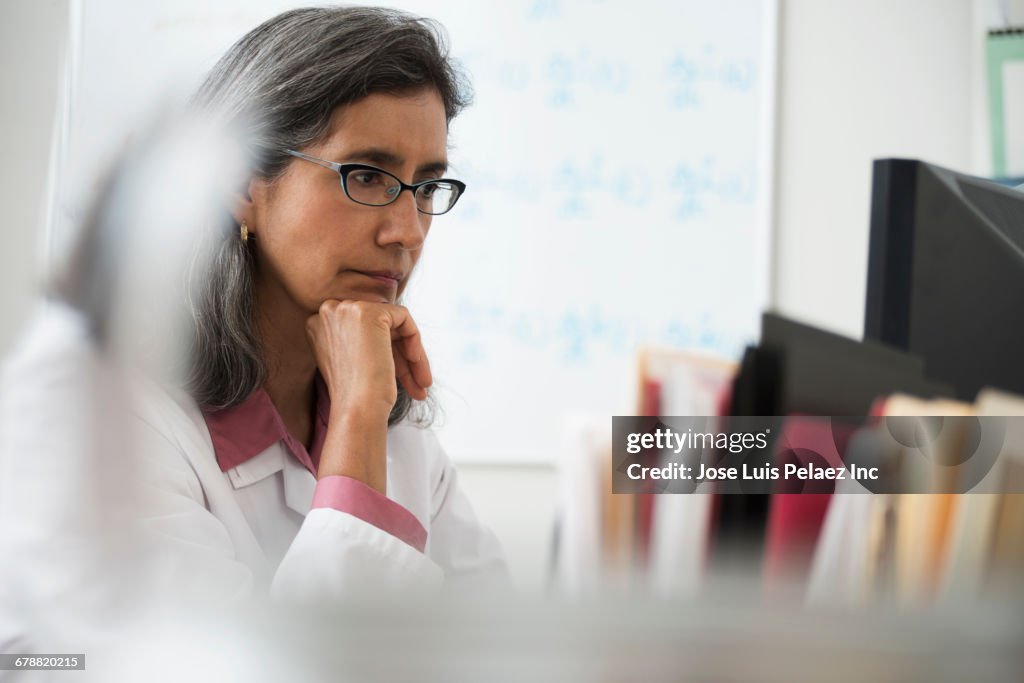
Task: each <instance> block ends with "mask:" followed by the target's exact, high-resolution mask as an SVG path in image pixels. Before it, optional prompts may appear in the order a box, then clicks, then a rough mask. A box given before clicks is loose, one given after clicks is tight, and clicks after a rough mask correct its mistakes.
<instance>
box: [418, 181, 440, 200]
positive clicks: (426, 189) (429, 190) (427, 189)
mask: <svg viewBox="0 0 1024 683" xmlns="http://www.w3.org/2000/svg"><path fill="white" fill-rule="evenodd" d="M435 192H437V185H436V184H430V185H424V186H423V187H421V188H420V194H421V195H423V196H424V197H426V198H430V197H431V196H433V194H434V193H435Z"/></svg>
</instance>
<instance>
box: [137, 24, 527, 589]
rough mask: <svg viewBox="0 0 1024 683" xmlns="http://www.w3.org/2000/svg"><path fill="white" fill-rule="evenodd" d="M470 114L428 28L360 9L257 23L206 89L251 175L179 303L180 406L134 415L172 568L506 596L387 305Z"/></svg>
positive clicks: (440, 201)
mask: <svg viewBox="0 0 1024 683" xmlns="http://www.w3.org/2000/svg"><path fill="white" fill-rule="evenodd" d="M466 97H467V96H466V94H465V89H464V85H463V83H462V82H461V80H460V77H459V74H458V72H457V70H456V69H454V68H453V65H452V64H451V62H450V61H449V58H448V56H447V53H446V50H445V45H444V41H443V39H442V37H441V35H440V32H439V31H438V29H437V28H436V26H435V25H434V24H432V23H431V22H429V21H426V20H422V19H418V18H414V17H411V16H409V15H406V14H404V13H400V12H397V11H392V10H385V9H378V8H354V7H344V8H342V7H338V8H315V9H299V10H294V11H290V12H286V13H284V14H281V15H279V16H276V17H274V18H272V19H270V20H268V21H266V22H265V23H263V24H262V25H260V26H258V27H257V28H255V29H254V30H252V31H251V32H249V33H248V34H247V35H246V36H244V37H243V38H242V39H241V40H240V41H239V42H238V43H236V44H235V45H234V46H233V47H232V48H231V49H230V50H229V51H228V52H227V54H225V55H224V56H223V57H222V58H221V60H220V61H219V62H218V64H217V65H216V66H215V67H214V68H213V70H212V72H211V73H210V75H209V76H208V77H207V79H206V81H205V82H204V84H203V85H202V87H201V88H200V90H199V91H198V93H197V95H196V97H195V100H196V104H198V105H199V106H201V107H203V108H209V109H210V110H211V111H215V112H216V113H217V115H218V116H221V117H224V118H225V120H226V121H228V122H229V123H234V124H235V125H236V126H237V127H238V128H239V130H240V132H241V134H242V136H243V139H244V140H245V142H246V144H247V145H250V146H251V148H252V150H253V156H252V159H253V166H254V172H253V173H252V175H251V178H250V179H249V181H248V182H247V184H245V186H244V187H241V188H239V192H238V194H237V196H236V197H235V198H234V205H233V207H232V214H233V218H234V220H233V221H232V222H231V223H230V229H225V230H224V231H223V234H220V235H217V236H216V239H215V240H214V241H215V246H214V248H213V255H212V259H211V261H210V263H211V276H210V277H209V278H207V279H206V280H205V281H204V283H203V284H201V285H200V286H199V288H198V290H197V291H195V292H194V293H193V296H192V302H193V307H194V315H195V323H196V324H195V337H194V344H193V349H192V358H193V361H194V362H193V369H192V373H191V379H190V382H191V386H190V396H189V398H188V399H182V398H181V397H179V398H178V400H176V401H174V404H175V405H174V406H170V405H169V404H166V403H165V404H162V405H161V404H159V402H157V405H153V406H149V407H146V406H143V407H141V408H140V410H142V411H143V412H144V413H145V415H146V416H145V418H144V422H145V428H146V429H149V430H150V432H151V433H150V434H149V436H151V437H156V438H153V439H151V441H153V442H159V443H160V444H161V445H159V446H157V447H156V448H157V450H158V451H160V452H158V453H157V454H156V456H155V457H156V458H157V460H158V461H159V465H158V468H157V470H156V471H160V472H163V473H164V474H163V475H162V476H161V477H160V478H159V479H158V480H157V482H156V484H157V486H160V487H162V488H163V489H164V491H162V495H161V496H159V497H158V498H159V501H160V502H153V503H152V504H151V506H150V507H151V509H150V512H149V513H148V515H149V517H150V518H151V520H152V525H154V526H156V527H158V528H159V529H160V532H161V534H162V536H163V537H164V538H170V539H175V540H176V542H177V543H178V550H179V551H180V552H177V553H168V558H169V559H168V562H172V563H181V564H182V565H185V564H188V565H189V567H188V569H190V570H192V571H198V572H199V573H200V574H202V575H204V576H205V577H207V578H206V579H205V580H207V581H208V582H210V583H211V584H214V583H217V582H219V583H220V585H222V586H228V587H230V588H232V589H234V588H236V587H240V586H247V585H249V584H251V583H252V581H250V580H249V579H250V577H251V578H252V579H254V580H255V582H256V584H257V585H258V584H260V583H266V584H269V586H270V588H271V590H272V591H273V592H274V593H275V594H276V595H279V596H295V597H300V598H309V599H315V600H318V601H320V600H322V599H323V598H324V597H325V596H330V595H345V594H359V595H362V594H365V591H366V589H367V586H369V585H373V586H378V587H382V588H383V589H384V590H385V591H389V590H392V589H394V590H398V589H408V588H411V589H412V590H415V591H428V592H429V591H431V590H433V589H435V588H438V587H440V586H441V585H442V584H451V583H453V580H469V581H470V582H474V581H472V580H474V579H495V578H496V579H499V582H500V583H504V582H505V580H506V579H507V570H506V568H505V561H504V558H503V554H502V551H501V548H500V545H499V543H498V541H497V539H496V538H495V536H494V535H493V534H492V533H491V532H490V531H489V530H487V529H486V528H485V527H483V526H482V525H481V524H480V523H479V521H478V519H477V517H476V516H475V514H474V512H473V510H472V509H471V507H470V505H469V503H468V501H467V499H466V498H465V496H464V495H463V494H462V493H461V492H460V490H459V488H458V486H457V478H456V471H455V469H454V468H453V466H452V464H451V463H450V461H449V460H448V458H447V456H446V455H445V454H444V453H443V452H442V450H441V448H440V447H439V445H438V443H437V441H436V439H435V437H434V436H433V434H432V432H431V431H430V430H428V429H426V428H424V427H423V426H422V425H421V424H419V423H421V422H423V420H422V419H420V420H416V419H413V417H412V416H411V415H410V411H411V410H412V409H413V408H414V407H415V405H416V404H414V401H424V400H425V399H426V398H427V388H428V387H429V386H430V384H431V381H432V380H431V371H430V365H429V362H428V360H427V355H426V352H425V351H424V346H423V344H422V342H421V340H420V334H419V330H418V328H417V325H416V322H415V321H414V319H413V317H412V315H410V312H409V311H408V310H407V309H406V308H404V307H403V306H401V305H399V304H398V303H397V301H398V299H399V297H400V296H401V295H402V292H403V291H404V290H405V288H406V286H407V284H408V282H409V278H410V276H411V274H412V272H413V269H414V268H415V267H416V264H417V261H418V260H419V258H420V255H421V253H422V249H423V244H424V240H425V239H426V237H427V234H428V232H429V229H430V227H431V222H432V220H433V217H434V216H435V215H438V214H443V213H445V212H447V211H448V210H449V209H451V208H452V207H453V206H454V204H455V202H456V201H457V200H458V198H459V195H460V194H461V193H462V192H463V190H464V189H465V186H464V185H463V184H462V183H461V182H459V181H457V180H452V179H448V178H446V177H445V172H446V170H447V166H448V157H447V134H448V124H449V122H450V121H451V120H452V118H453V117H454V116H455V115H456V114H457V113H458V112H459V110H460V109H461V108H462V107H463V106H464V105H465V104H466ZM420 405H422V404H420ZM420 413H421V414H420V417H422V411H420ZM215 577H216V578H215ZM455 583H458V581H455ZM484 583H486V584H488V585H490V583H491V582H490V581H484ZM246 590H247V589H246Z"/></svg>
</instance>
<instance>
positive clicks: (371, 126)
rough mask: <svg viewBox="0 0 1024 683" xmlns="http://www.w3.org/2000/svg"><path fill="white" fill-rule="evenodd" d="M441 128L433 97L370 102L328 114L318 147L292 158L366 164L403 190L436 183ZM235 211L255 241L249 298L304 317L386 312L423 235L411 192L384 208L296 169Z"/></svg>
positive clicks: (307, 166) (300, 166) (322, 171)
mask: <svg viewBox="0 0 1024 683" xmlns="http://www.w3.org/2000/svg"><path fill="white" fill-rule="evenodd" d="M447 144H448V125H447V120H446V118H445V111H444V105H443V103H442V101H441V97H440V95H439V94H438V93H437V91H436V90H432V89H431V90H424V91H422V92H419V93H414V94H411V95H383V94H374V95H370V96H368V97H366V98H364V99H362V100H359V101H358V102H356V103H354V104H351V105H347V106H344V107H338V109H336V110H335V111H334V114H333V116H332V122H331V129H330V132H329V134H328V135H327V137H326V138H325V139H324V140H323V141H322V142H321V143H319V144H317V145H312V146H309V147H306V148H304V149H301V150H299V151H301V152H305V153H306V154H310V155H312V156H316V157H319V158H321V159H326V160H328V161H336V162H341V163H354V162H358V163H366V164H371V165H373V166H377V167H379V168H383V169H385V170H387V171H390V172H391V173H392V174H394V175H395V176H397V177H398V178H399V179H401V180H402V181H404V182H405V183H410V184H411V183H416V182H419V181H421V180H425V179H428V178H440V177H441V176H442V175H443V174H444V171H445V170H446V168H447V154H446V151H447ZM249 188H250V189H249V198H248V199H247V200H245V201H244V202H243V204H242V206H241V207H240V216H239V217H240V218H244V219H245V220H246V221H247V222H248V226H249V230H250V234H251V235H252V236H253V238H254V239H255V245H256V255H257V256H256V258H257V264H258V265H257V276H256V277H257V283H256V284H257V292H258V294H257V296H258V300H259V303H260V305H261V307H262V308H264V310H266V306H267V305H270V306H272V307H273V308H274V309H278V310H279V307H280V306H282V305H283V306H285V307H286V308H291V307H293V306H294V307H295V308H296V309H298V312H302V313H304V314H305V315H312V314H314V313H316V312H317V310H318V309H319V307H320V304H321V303H322V302H323V301H325V300H327V299H359V300H364V301H377V302H386V303H394V301H395V299H396V298H397V297H398V296H399V295H400V294H401V293H402V291H403V290H404V289H405V286H406V283H407V282H408V280H409V276H410V274H411V273H412V270H413V268H414V267H415V266H416V262H417V261H418V259H419V257H420V253H421V250H422V247H423V241H424V239H426V236H427V232H428V230H429V229H430V220H431V216H429V215H427V214H423V213H420V212H418V211H417V210H416V205H415V202H414V197H413V195H412V192H406V191H403V192H402V193H401V194H400V195H399V197H398V199H397V200H396V201H394V202H393V203H391V204H389V205H387V206H364V205H362V204H357V203H355V202H353V201H352V200H351V199H349V198H348V197H347V196H345V193H344V191H343V190H342V188H341V184H340V182H339V180H338V174H337V173H336V172H334V171H333V170H331V169H329V168H324V167H323V166H319V165H317V164H314V163H311V162H309V161H305V160H302V159H294V160H293V161H292V162H291V164H290V165H289V166H288V167H287V169H286V170H285V171H284V173H283V174H282V175H281V176H280V177H279V178H278V179H277V181H275V182H274V183H273V184H272V185H271V184H267V183H266V182H265V181H262V180H254V181H253V182H252V183H250V186H249Z"/></svg>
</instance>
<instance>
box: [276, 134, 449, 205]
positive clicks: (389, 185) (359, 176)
mask: <svg viewBox="0 0 1024 683" xmlns="http://www.w3.org/2000/svg"><path fill="white" fill-rule="evenodd" d="M285 152H287V153H288V154H291V155H292V156H293V157H297V158H299V159H305V160H306V161H312V162H313V163H314V164H318V165H320V166H323V167H324V168H329V169H331V170H332V171H335V172H336V173H337V174H338V175H339V176H340V177H341V189H342V190H344V191H345V196H346V197H348V198H349V199H351V200H352V201H354V202H355V203H357V204H364V205H366V206H387V205H388V204H390V203H392V202H393V201H395V200H396V199H398V196H399V195H400V194H402V190H409V191H410V192H412V195H413V197H415V199H416V209H417V210H418V211H419V212H420V213H426V214H430V215H431V216H440V215H441V214H442V213H448V212H449V211H451V209H452V207H453V206H455V202H457V201H458V200H459V197H461V196H462V193H463V192H465V191H466V184H465V183H464V182H462V181H460V180H452V179H451V178H437V179H431V180H424V181H422V182H419V183H413V184H412V185H408V184H406V183H403V182H402V181H401V180H399V179H398V178H396V177H395V176H394V175H392V174H390V173H388V172H387V171H385V170H383V169H380V168H377V167H376V166H368V165H367V164H339V163H335V162H333V161H326V160H325V159H319V158H317V157H314V156H310V155H308V154H303V153H302V152H296V151H295V150H292V149H286V150H285Z"/></svg>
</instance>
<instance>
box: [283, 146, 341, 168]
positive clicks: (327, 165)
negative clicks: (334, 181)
mask: <svg viewBox="0 0 1024 683" xmlns="http://www.w3.org/2000/svg"><path fill="white" fill-rule="evenodd" d="M285 151H286V152H288V154H291V155H292V156H293V157H298V158H299V159H305V160H306V161H312V162H313V163H314V164H316V165H318V166H323V167H324V168H329V169H331V170H332V171H337V170H338V169H339V168H341V164H336V163H334V162H333V161H327V160H326V159H319V158H317V157H311V156H309V155H308V154H303V153H302V152H296V151H295V150H294V149H286V150H285Z"/></svg>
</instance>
